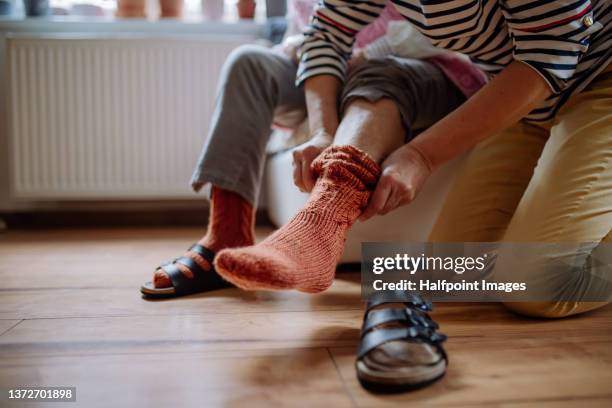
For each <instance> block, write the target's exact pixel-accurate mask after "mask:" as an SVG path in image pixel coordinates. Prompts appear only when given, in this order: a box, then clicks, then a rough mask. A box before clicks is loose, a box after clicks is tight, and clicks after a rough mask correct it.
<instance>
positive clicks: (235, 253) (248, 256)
mask: <svg viewBox="0 0 612 408" xmlns="http://www.w3.org/2000/svg"><path fill="white" fill-rule="evenodd" d="M269 251H270V250H269V249H268V250H267V251H266V250H263V249H262V248H245V249H225V250H223V251H221V252H219V254H217V256H216V258H215V262H214V264H215V269H216V271H217V273H219V274H220V275H221V276H222V277H223V278H224V279H226V280H228V281H229V282H231V283H233V284H234V285H236V286H238V287H240V288H242V289H288V288H291V287H293V286H294V282H293V281H292V279H291V278H292V274H288V273H287V272H286V269H287V265H285V262H282V260H281V259H279V258H280V256H279V255H278V254H274V253H270V252H269Z"/></svg>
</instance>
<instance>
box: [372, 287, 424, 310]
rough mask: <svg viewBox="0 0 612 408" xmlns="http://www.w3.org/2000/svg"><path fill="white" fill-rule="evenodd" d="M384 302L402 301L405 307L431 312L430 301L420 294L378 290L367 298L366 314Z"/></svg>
mask: <svg viewBox="0 0 612 408" xmlns="http://www.w3.org/2000/svg"><path fill="white" fill-rule="evenodd" d="M386 303H403V304H404V305H405V306H406V307H412V308H417V309H420V310H422V311H425V312H431V311H432V310H433V306H432V304H431V301H429V300H425V299H423V298H422V297H421V296H420V295H418V294H416V293H414V292H409V291H402V290H396V291H379V292H375V293H374V294H373V295H372V296H370V298H369V299H368V305H367V307H366V314H367V313H368V312H369V311H370V310H372V309H374V308H375V307H377V306H380V305H384V304H386Z"/></svg>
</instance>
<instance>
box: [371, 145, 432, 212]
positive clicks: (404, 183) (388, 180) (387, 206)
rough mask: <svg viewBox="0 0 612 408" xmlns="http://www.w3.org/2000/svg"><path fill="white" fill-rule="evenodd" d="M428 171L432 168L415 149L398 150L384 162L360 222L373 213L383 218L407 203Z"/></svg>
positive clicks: (408, 147)
mask: <svg viewBox="0 0 612 408" xmlns="http://www.w3.org/2000/svg"><path fill="white" fill-rule="evenodd" d="M431 172H432V168H431V165H430V164H429V163H428V161H427V160H426V159H425V157H424V156H423V155H422V154H421V153H420V152H419V151H418V150H416V149H415V148H413V147H411V146H410V145H409V144H408V145H405V146H402V147H400V148H399V149H397V150H396V151H394V152H393V153H391V154H390V155H389V157H387V159H386V160H385V161H384V162H383V164H382V174H381V176H380V179H379V180H378V184H377V185H376V189H375V190H374V193H373V194H372V197H371V198H370V202H369V204H368V206H367V207H366V209H365V210H364V212H363V213H362V214H361V216H360V217H359V220H360V221H365V220H367V219H369V218H371V217H372V216H374V215H375V214H380V215H384V214H387V213H388V212H390V211H393V210H394V209H396V208H397V207H400V206H402V205H406V204H408V203H410V202H411V201H413V200H414V199H415V198H416V196H417V195H418V194H419V192H420V191H421V188H422V187H423V185H424V184H425V181H426V180H427V178H428V177H429V176H430V175H431Z"/></svg>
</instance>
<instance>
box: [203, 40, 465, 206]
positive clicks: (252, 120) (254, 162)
mask: <svg viewBox="0 0 612 408" xmlns="http://www.w3.org/2000/svg"><path fill="white" fill-rule="evenodd" d="M296 71H297V66H296V64H294V63H293V62H292V61H291V60H290V59H289V58H288V57H286V56H285V55H284V54H282V53H281V52H279V51H275V50H272V49H269V48H266V47H261V46H256V45H245V46H241V47H239V48H237V49H236V50H234V51H233V52H232V53H231V54H230V55H229V57H228V58H227V60H226V62H225V64H224V66H223V69H222V71H221V78H220V81H219V88H218V90H217V100H216V106H215V111H214V114H213V117H212V123H211V126H210V129H209V134H208V137H207V139H206V143H205V145H204V148H203V149H202V153H201V154H200V158H199V160H198V163H197V165H196V168H195V171H194V173H193V176H192V179H191V185H192V187H193V189H194V190H195V191H199V190H200V189H201V188H202V187H203V186H204V185H205V184H206V183H211V184H214V185H215V186H217V187H220V188H223V189H226V190H230V191H233V192H235V193H238V194H240V195H241V196H242V197H244V198H245V199H246V200H248V201H249V202H250V203H252V204H255V203H256V200H257V196H258V194H259V187H260V184H261V179H262V175H263V169H264V162H265V156H266V145H267V143H268V140H269V137H270V134H271V130H270V128H271V125H272V121H273V118H274V115H275V114H277V113H282V112H290V111H295V110H298V109H306V103H305V99H304V91H303V90H302V89H301V88H298V87H296V86H295V76H296ZM355 98H365V99H368V100H370V101H371V102H374V101H376V100H378V99H380V98H391V99H393V100H394V101H395V102H396V104H397V105H398V107H399V109H400V112H401V116H402V120H403V123H404V126H405V127H406V134H407V135H411V134H412V133H411V127H413V126H411V125H412V124H414V125H415V128H416V127H418V128H421V129H422V128H425V127H428V126H430V125H432V124H433V123H435V122H436V121H438V120H439V119H441V118H442V117H444V116H445V115H446V114H448V113H449V112H451V111H452V110H453V109H455V108H456V107H457V106H459V105H460V104H461V103H462V102H463V101H464V100H465V98H464V97H463V95H462V94H461V92H460V91H459V90H458V89H457V88H456V87H455V86H454V85H453V84H452V83H451V82H450V81H449V80H448V79H447V78H446V77H445V76H444V74H443V73H442V72H441V71H440V70H439V69H438V68H437V67H435V66H434V65H432V64H430V63H428V62H424V61H419V60H408V59H404V60H402V59H398V58H392V57H390V58H388V59H385V60H375V61H369V62H366V63H365V64H364V65H362V66H360V67H359V68H358V69H356V70H355V71H354V72H352V73H350V74H349V78H348V80H347V83H346V86H345V87H344V90H343V92H342V95H341V100H340V107H341V113H342V110H344V109H345V108H346V107H347V106H348V104H349V103H350V101H351V100H353V99H355Z"/></svg>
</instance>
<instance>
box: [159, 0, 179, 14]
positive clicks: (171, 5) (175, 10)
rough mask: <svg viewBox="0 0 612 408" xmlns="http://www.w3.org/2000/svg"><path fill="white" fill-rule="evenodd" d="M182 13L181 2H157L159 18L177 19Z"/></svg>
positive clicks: (163, 0)
mask: <svg viewBox="0 0 612 408" xmlns="http://www.w3.org/2000/svg"><path fill="white" fill-rule="evenodd" d="M182 11H183V0H159V14H160V17H161V18H179V17H181V14H182Z"/></svg>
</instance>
